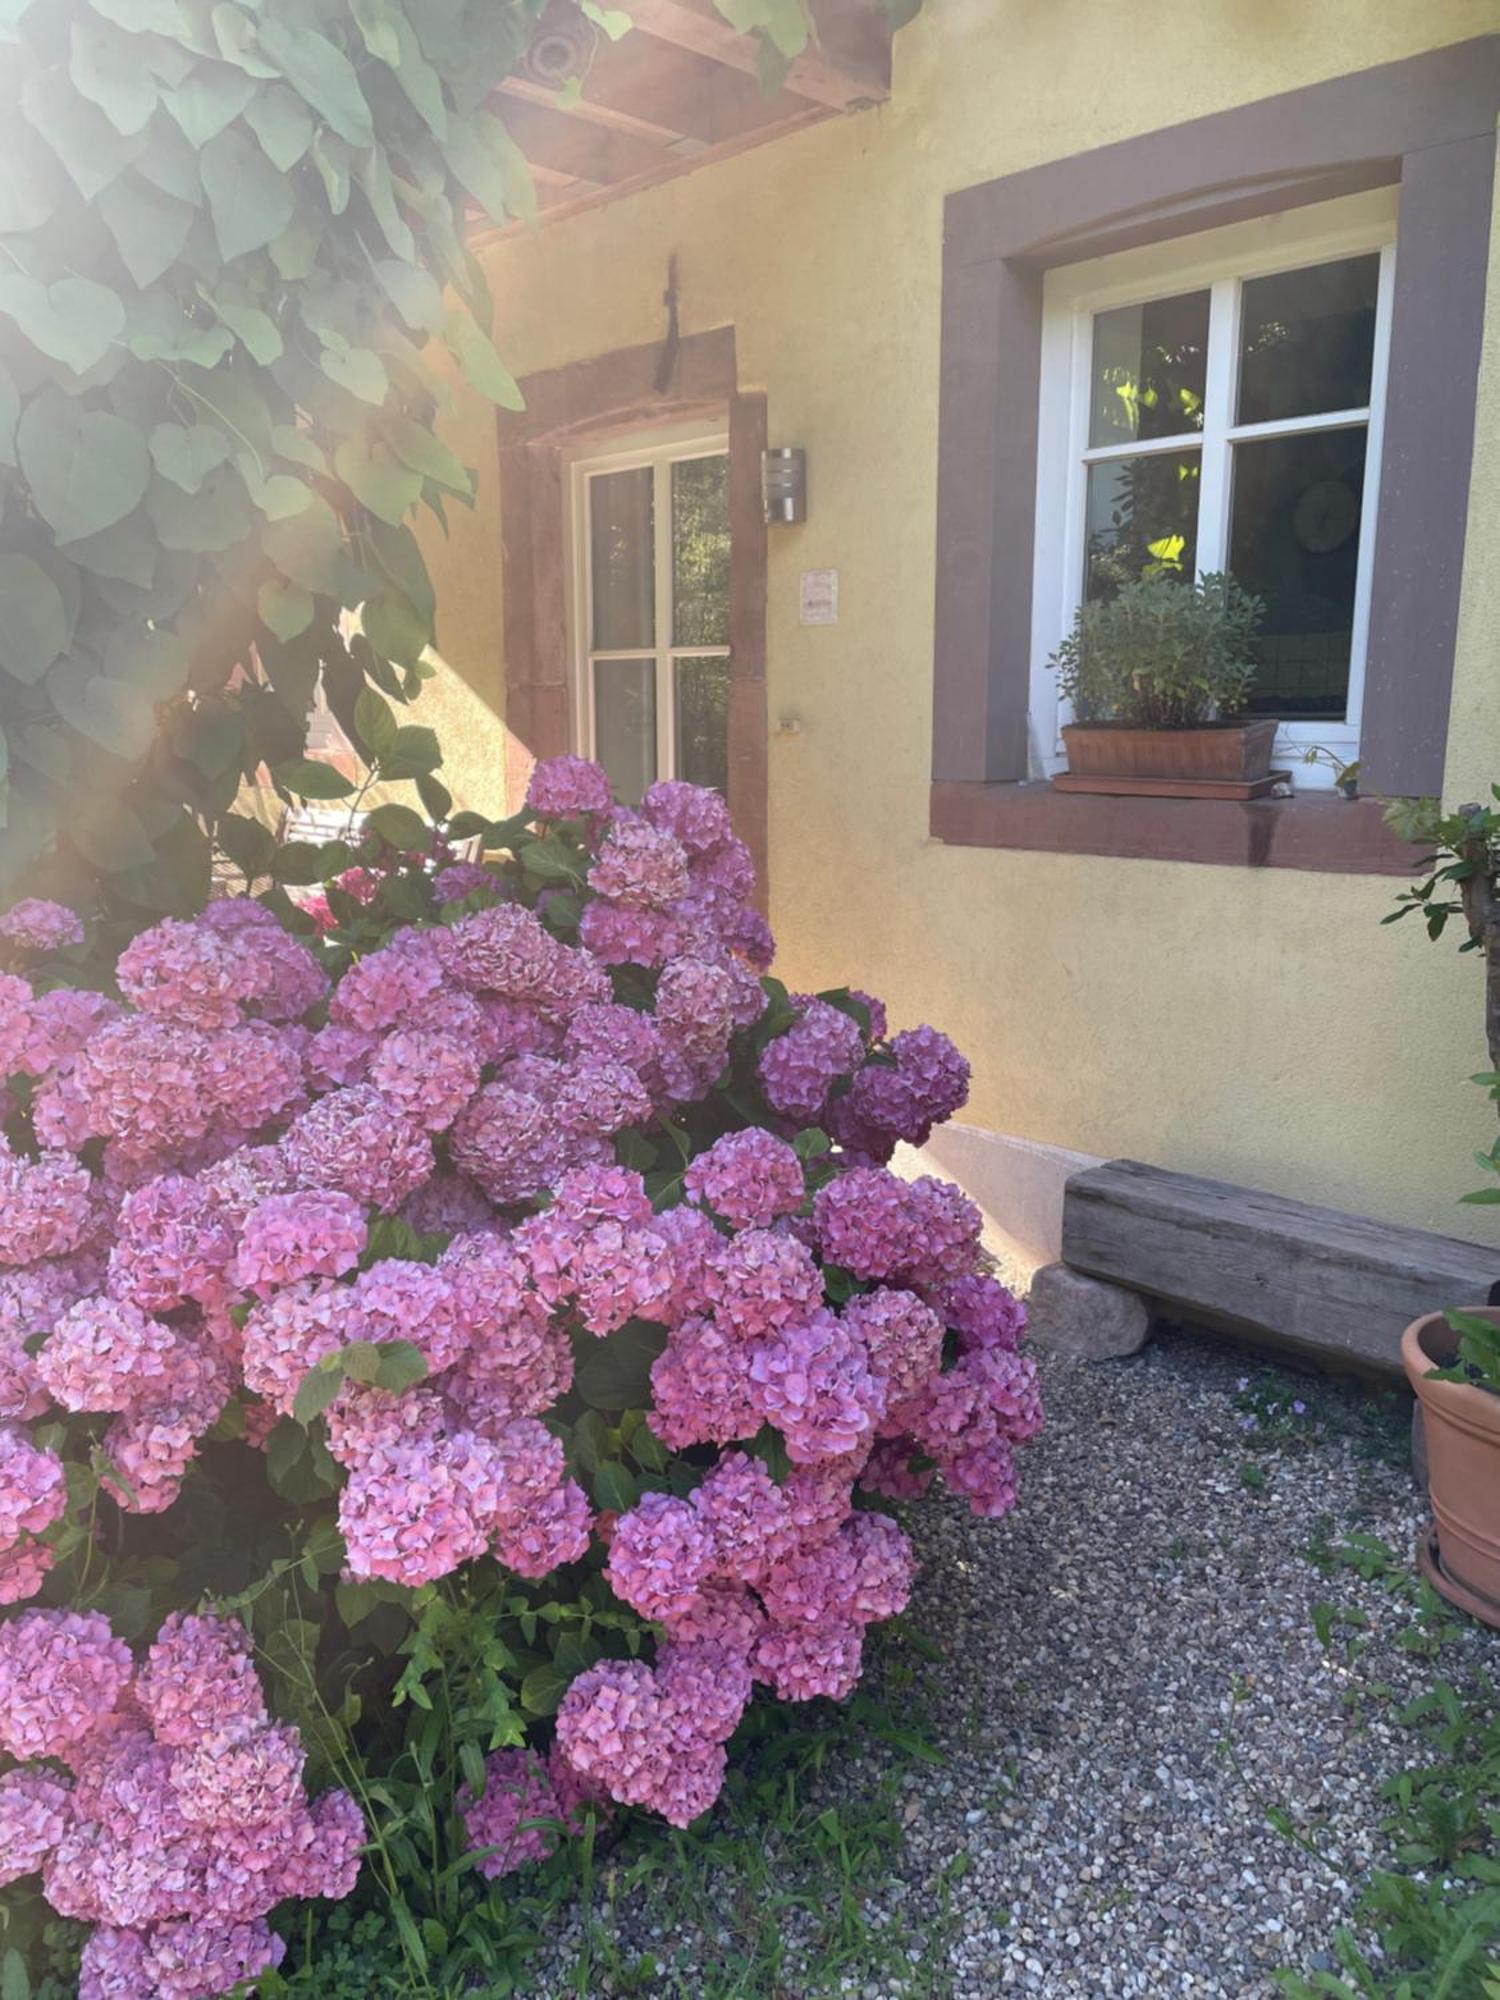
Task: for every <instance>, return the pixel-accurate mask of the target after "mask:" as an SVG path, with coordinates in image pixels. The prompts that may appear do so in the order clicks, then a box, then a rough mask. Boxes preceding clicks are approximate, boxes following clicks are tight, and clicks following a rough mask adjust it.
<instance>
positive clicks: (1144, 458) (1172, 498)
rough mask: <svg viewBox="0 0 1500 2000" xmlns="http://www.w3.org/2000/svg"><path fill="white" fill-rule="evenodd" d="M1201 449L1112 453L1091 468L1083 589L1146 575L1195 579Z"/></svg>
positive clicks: (1101, 591)
mask: <svg viewBox="0 0 1500 2000" xmlns="http://www.w3.org/2000/svg"><path fill="white" fill-rule="evenodd" d="M1198 464H1199V453H1198V452H1196V451H1182V452H1178V451H1159V452H1151V453H1143V454H1142V455H1141V456H1140V457H1139V458H1107V459H1103V460H1101V461H1099V462H1098V463H1096V464H1094V465H1091V466H1090V467H1089V470H1088V523H1087V541H1086V544H1085V551H1086V553H1085V576H1084V595H1085V596H1086V597H1087V598H1089V599H1091V600H1092V599H1099V598H1110V597H1113V596H1114V594H1115V592H1116V591H1117V590H1118V589H1119V588H1120V585H1121V584H1122V583H1134V582H1135V581H1136V580H1137V579H1138V578H1140V577H1143V576H1180V577H1183V578H1185V579H1190V578H1191V577H1192V575H1193V570H1194V565H1195V564H1196V562H1197V557H1198Z"/></svg>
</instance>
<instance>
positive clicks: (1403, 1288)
mask: <svg viewBox="0 0 1500 2000" xmlns="http://www.w3.org/2000/svg"><path fill="white" fill-rule="evenodd" d="M1062 1253H1063V1259H1064V1261H1065V1262H1066V1263H1068V1264H1071V1265H1072V1266H1073V1267H1074V1268H1075V1269H1076V1270H1079V1271H1086V1272H1088V1273H1090V1274H1091V1275H1092V1276H1094V1277H1098V1278H1108V1279H1109V1280H1110V1281H1111V1282H1112V1283H1114V1284H1117V1285H1128V1286H1130V1287H1131V1288H1132V1289H1133V1290H1135V1291H1139V1292H1142V1293H1144V1294H1146V1295H1147V1297H1149V1298H1150V1299H1152V1300H1154V1301H1156V1302H1157V1303H1158V1304H1160V1305H1161V1306H1163V1307H1166V1308H1169V1309H1171V1310H1172V1311H1174V1312H1176V1313H1178V1314H1180V1315H1182V1316H1183V1317H1185V1318H1191V1319H1193V1320H1196V1321H1201V1322H1203V1323H1204V1324H1206V1325H1210V1326H1214V1325H1217V1326H1222V1327H1224V1328H1225V1329H1227V1330H1229V1331H1232V1332H1240V1333H1245V1334H1250V1335H1257V1336H1260V1337H1262V1338H1270V1339H1272V1340H1274V1341H1275V1342H1277V1343H1278V1344H1281V1345H1284V1346H1286V1347H1289V1348H1293V1349H1296V1350H1298V1351H1300V1352H1302V1353H1304V1354H1306V1355H1309V1356H1311V1357H1313V1358H1315V1359H1317V1360H1320V1361H1323V1362H1325V1363H1328V1364H1332V1365H1339V1366H1344V1367H1351V1368H1359V1369H1365V1370H1374V1371H1376V1372H1378V1373H1381V1374H1384V1375H1399V1374H1400V1373H1401V1359H1400V1340H1401V1330H1402V1328H1403V1327H1404V1326H1405V1325H1406V1324H1407V1323H1408V1321H1410V1320H1413V1319H1415V1318H1417V1316H1418V1315H1419V1314H1421V1313H1424V1312H1436V1311H1439V1310H1440V1309H1441V1308H1443V1307H1445V1306H1454V1305H1472V1304H1475V1303H1477V1302H1482V1301H1483V1300H1484V1299H1485V1298H1487V1297H1488V1294H1489V1288H1490V1286H1491V1284H1493V1283H1494V1282H1495V1281H1496V1279H1500V1250H1487V1249H1485V1248H1484V1247H1483V1246H1482V1245H1480V1244H1477V1243H1466V1242H1464V1241H1463V1240H1461V1239H1460V1238H1458V1237H1453V1236H1439V1235H1437V1234H1435V1233H1434V1232H1432V1231H1430V1230H1425V1229H1402V1228H1397V1227H1395V1226H1393V1225H1392V1224H1390V1223H1384V1222H1374V1221H1372V1220H1370V1218H1369V1217H1367V1216H1360V1215H1346V1214H1344V1213H1343V1212H1342V1211H1341V1210H1339V1209H1334V1208H1320V1207H1318V1206H1316V1205H1315V1204H1313V1203H1311V1202H1301V1201H1291V1200H1288V1199H1286V1198H1285V1197H1284V1196H1281V1195H1273V1194H1266V1193H1263V1192H1262V1191H1260V1190H1259V1189H1255V1188H1244V1187H1235V1186H1233V1185H1232V1184H1231V1183H1229V1182H1227V1181H1211V1180H1200V1179H1198V1178H1197V1177H1196V1176H1195V1175H1192V1174H1174V1173H1169V1172H1167V1171H1166V1170H1165V1169H1164V1168H1161V1167H1149V1166H1144V1165H1142V1164H1141V1163H1140V1162H1139V1161H1137V1160H1110V1161H1107V1162H1106V1163H1105V1165H1103V1166H1102V1167H1091V1168H1089V1169H1088V1170H1087V1171H1086V1172H1084V1173H1081V1174H1075V1175H1074V1176H1073V1177H1072V1179H1071V1180H1070V1181H1069V1182H1068V1185H1067V1191H1066V1193H1065V1195H1064V1198H1063V1236H1062Z"/></svg>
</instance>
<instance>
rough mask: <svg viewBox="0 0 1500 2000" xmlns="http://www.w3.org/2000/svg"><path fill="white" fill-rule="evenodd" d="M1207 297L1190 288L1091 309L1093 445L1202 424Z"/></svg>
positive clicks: (1198, 427)
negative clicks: (1139, 301)
mask: <svg viewBox="0 0 1500 2000" xmlns="http://www.w3.org/2000/svg"><path fill="white" fill-rule="evenodd" d="M1208 305H1209V294H1208V293H1207V292H1188V293H1185V294H1184V295H1183V296H1182V297H1181V298H1175V299H1152V300H1150V301H1149V302H1148V303H1147V304H1145V305H1139V306H1120V307H1118V308H1117V309H1116V310H1115V311H1114V312H1103V313H1096V314H1095V315H1094V355H1093V375H1092V381H1091V384H1090V415H1089V443H1090V444H1091V445H1100V444H1127V443H1131V442H1133V441H1135V440H1137V439H1143V438H1162V437H1177V436H1178V435H1179V434H1180V433H1181V432H1183V431H1201V430H1202V428H1203V391H1204V384H1205V378H1206V371H1207V365H1208Z"/></svg>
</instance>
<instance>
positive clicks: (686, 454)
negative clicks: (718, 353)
mask: <svg viewBox="0 0 1500 2000" xmlns="http://www.w3.org/2000/svg"><path fill="white" fill-rule="evenodd" d="M728 451H729V436H728V433H727V432H726V431H723V430H720V431H705V430H704V428H703V425H702V423H701V422H699V423H696V424H675V425H672V426H664V427H663V428H661V429H659V430H654V431H651V432H650V433H649V434H648V435H646V436H645V437H636V438H633V439H631V440H630V442H629V443H628V444H622V445H621V446H620V447H619V448H617V449H607V450H602V451H601V450H598V449H595V448H590V447H586V446H585V447H580V448H579V449H578V450H577V451H576V452H573V453H571V454H569V456H568V459H567V466H568V480H569V494H568V527H569V532H568V535H567V538H566V540H567V549H566V564H567V573H566V582H567V601H568V604H569V607H570V610H571V627H572V629H571V631H570V633H569V635H568V637H569V655H570V683H571V692H572V709H573V717H574V725H573V728H574V747H575V749H576V750H577V751H578V752H579V754H580V755H581V756H584V757H593V756H594V755H595V754H596V749H597V743H596V738H595V730H594V665H595V663H596V662H597V661H600V660H643V659H648V658H650V659H654V663H655V679H656V775H657V777H658V778H673V777H676V775H677V690H676V678H675V673H674V663H675V662H676V661H677V660H679V659H693V660H702V659H727V658H728V657H729V647H728V646H677V645H674V644H673V643H672V638H673V603H672V534H671V521H672V467H673V466H674V465H676V464H678V463H680V462H681V461H683V460H685V459H694V458H717V457H721V456H726V455H727V454H728ZM642 466H650V467H651V468H652V518H653V521H654V523H655V532H654V533H653V537H652V556H653V563H654V573H653V581H654V585H655V600H656V601H655V614H654V618H653V636H654V639H655V644H654V646H630V647H625V648H623V649H620V650H611V649H608V648H605V649H597V648H595V647H594V646H593V645H592V643H591V642H592V639H593V632H594V606H593V565H592V563H591V561H590V550H591V543H590V519H589V481H590V480H591V479H593V478H595V477H597V476H598V475H599V474H601V473H609V472H630V471H633V470H636V469H637V468H639V467H642ZM664 525H665V532H663V531H662V530H663V526H664Z"/></svg>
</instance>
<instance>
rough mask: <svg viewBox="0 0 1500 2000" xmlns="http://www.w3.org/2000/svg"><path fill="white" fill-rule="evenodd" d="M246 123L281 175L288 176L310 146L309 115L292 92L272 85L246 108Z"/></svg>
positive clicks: (310, 123)
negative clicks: (286, 174)
mask: <svg viewBox="0 0 1500 2000" xmlns="http://www.w3.org/2000/svg"><path fill="white" fill-rule="evenodd" d="M245 123H246V124H247V125H248V126H249V127H250V130H251V131H252V132H253V133H254V134H255V136H256V138H257V139H259V141H260V143H261V145H262V146H264V148H265V150H266V157H267V159H269V160H270V162H271V164H272V166H273V167H276V168H279V170H280V171H281V172H282V173H284V174H285V173H290V172H291V170H292V168H293V167H295V166H296V164H297V162H298V161H299V160H300V159H301V158H302V155H303V154H304V153H305V152H306V151H307V149H308V147H309V146H310V145H311V144H312V136H313V121H312V113H311V112H310V111H309V110H308V108H307V106H306V105H305V104H304V103H303V102H302V99H301V98H300V97H299V96H298V95H297V93H296V91H295V90H292V89H291V88H290V87H289V86H288V85H287V84H284V83H273V84H272V85H271V87H270V89H269V90H262V91H260V92H259V93H258V94H257V95H256V96H255V97H253V98H252V99H251V101H250V103H249V104H247V105H246V106H245Z"/></svg>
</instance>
